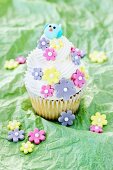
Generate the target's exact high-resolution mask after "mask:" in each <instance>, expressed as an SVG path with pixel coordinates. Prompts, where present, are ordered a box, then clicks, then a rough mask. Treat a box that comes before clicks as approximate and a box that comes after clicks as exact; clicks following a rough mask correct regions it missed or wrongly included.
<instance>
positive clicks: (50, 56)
mask: <svg viewBox="0 0 113 170" xmlns="http://www.w3.org/2000/svg"><path fill="white" fill-rule="evenodd" d="M56 55H57V54H56V51H55V50H54V49H53V48H46V49H45V52H44V54H43V56H44V57H45V58H46V60H48V61H49V60H53V61H54V60H55V58H56Z"/></svg>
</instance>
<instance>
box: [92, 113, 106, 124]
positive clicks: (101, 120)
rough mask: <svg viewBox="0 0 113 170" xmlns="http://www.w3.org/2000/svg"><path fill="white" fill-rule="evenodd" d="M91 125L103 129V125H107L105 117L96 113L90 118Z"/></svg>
mask: <svg viewBox="0 0 113 170" xmlns="http://www.w3.org/2000/svg"><path fill="white" fill-rule="evenodd" d="M91 120H92V125H97V126H101V127H103V125H107V120H106V115H105V114H102V115H101V114H100V113H99V112H97V113H96V114H95V116H91Z"/></svg>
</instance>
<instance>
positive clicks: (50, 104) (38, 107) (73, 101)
mask: <svg viewBox="0 0 113 170" xmlns="http://www.w3.org/2000/svg"><path fill="white" fill-rule="evenodd" d="M28 93H29V96H30V99H31V103H32V106H33V108H34V110H35V111H36V113H37V114H38V115H39V116H42V117H44V118H45V119H49V120H55V119H58V117H59V116H60V113H61V112H63V111H67V110H72V112H73V113H75V112H76V111H77V109H78V107H79V104H80V96H81V93H79V94H76V95H75V96H72V97H71V98H70V100H68V101H64V100H48V99H44V98H42V97H38V96H36V95H34V94H32V93H31V92H30V91H28Z"/></svg>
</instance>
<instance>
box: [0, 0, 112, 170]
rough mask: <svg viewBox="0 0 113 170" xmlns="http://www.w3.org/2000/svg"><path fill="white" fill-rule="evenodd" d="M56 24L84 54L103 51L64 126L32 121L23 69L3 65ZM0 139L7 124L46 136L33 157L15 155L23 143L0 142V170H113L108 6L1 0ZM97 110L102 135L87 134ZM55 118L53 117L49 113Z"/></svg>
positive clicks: (71, 0) (95, 0)
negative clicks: (104, 122) (103, 59)
mask: <svg viewBox="0 0 113 170" xmlns="http://www.w3.org/2000/svg"><path fill="white" fill-rule="evenodd" d="M50 22H52V23H61V24H62V27H63V30H64V35H66V36H67V37H68V38H69V39H70V40H71V41H72V42H73V43H74V44H75V46H77V47H79V48H80V49H86V51H87V53H88V54H89V53H90V52H92V51H94V50H95V49H96V50H100V51H105V52H106V53H107V56H108V58H109V59H108V61H107V62H105V63H103V64H94V63H91V62H90V60H89V59H88V55H87V56H86V58H85V59H84V61H85V63H86V67H87V68H88V70H89V74H90V79H89V81H88V85H87V88H86V89H85V94H84V96H83V99H82V100H81V104H80V108H79V110H78V115H77V117H76V121H75V122H74V125H73V126H71V127H63V126H61V125H60V124H58V123H57V122H51V121H48V120H45V119H43V118H41V117H39V116H37V115H36V114H35V113H34V111H33V109H32V106H31V103H30V100H29V97H28V94H27V92H26V89H25V86H24V81H23V79H24V73H25V70H26V65H20V66H19V67H18V68H16V69H15V70H5V69H4V63H5V60H7V59H11V58H16V57H17V56H18V55H24V56H27V54H28V53H29V52H30V51H31V50H32V49H33V48H35V47H36V45H37V43H36V42H37V40H38V39H39V37H40V36H41V34H42V30H43V26H44V24H46V23H50ZM0 69H1V70H0V136H1V137H2V138H6V137H7V128H6V126H7V124H8V121H9V120H13V119H16V120H18V121H20V122H21V123H22V129H24V130H25V132H26V139H25V141H27V133H28V132H29V131H31V130H33V129H34V128H35V127H38V128H40V129H44V130H45V131H46V132H47V139H46V141H44V142H42V143H41V144H40V145H38V146H36V147H35V149H34V152H32V153H31V154H28V155H24V154H23V153H22V152H20V151H19V148H20V146H21V143H22V142H18V143H11V142H8V141H7V140H5V139H1V138H0V170H66V169H67V170H69V169H70V170H113V1H112V0H108V1H107V0H101V1H99V0H48V1H46V0H0ZM96 111H99V112H101V113H104V114H106V115H107V120H108V125H107V126H105V127H104V128H103V130H104V133H103V134H96V133H91V132H90V131H88V129H89V126H90V123H91V122H90V117H91V115H93V114H95V112H96ZM53 114H54V113H53Z"/></svg>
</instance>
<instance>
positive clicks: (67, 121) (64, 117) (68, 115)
mask: <svg viewBox="0 0 113 170" xmlns="http://www.w3.org/2000/svg"><path fill="white" fill-rule="evenodd" d="M74 119H75V115H74V114H72V111H71V110H68V111H67V112H62V113H61V116H60V117H59V118H58V121H59V122H60V123H61V124H62V125H63V126H67V125H69V126H70V125H72V124H73V120H74Z"/></svg>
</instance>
